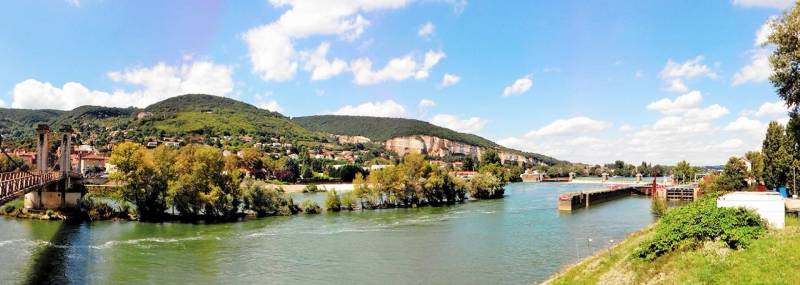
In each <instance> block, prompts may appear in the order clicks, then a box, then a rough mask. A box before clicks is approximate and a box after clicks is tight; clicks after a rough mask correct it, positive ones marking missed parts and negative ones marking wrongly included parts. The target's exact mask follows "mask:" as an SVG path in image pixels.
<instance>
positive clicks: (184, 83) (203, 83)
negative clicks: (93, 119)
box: [11, 61, 233, 110]
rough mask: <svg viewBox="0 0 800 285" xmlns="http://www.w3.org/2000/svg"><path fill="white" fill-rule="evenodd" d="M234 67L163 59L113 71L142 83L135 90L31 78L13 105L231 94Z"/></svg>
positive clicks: (115, 103) (67, 105)
mask: <svg viewBox="0 0 800 285" xmlns="http://www.w3.org/2000/svg"><path fill="white" fill-rule="evenodd" d="M232 74H233V69H232V68H231V67H229V66H226V65H219V64H214V63H213V62H210V61H196V62H193V63H191V64H183V65H181V66H170V65H166V64H164V63H159V64H157V65H155V66H153V67H150V68H138V69H128V70H125V71H112V72H109V73H108V74H107V75H108V77H109V78H110V79H111V80H112V81H114V82H118V83H124V84H129V85H133V86H138V87H140V89H138V90H134V91H124V90H116V91H113V92H106V91H98V90H90V89H89V88H87V87H85V86H83V85H82V84H80V83H77V82H67V83H65V84H64V85H63V86H62V87H60V88H59V87H56V86H53V84H51V83H49V82H41V81H38V80H35V79H28V80H25V81H22V82H20V83H17V84H16V85H15V86H14V90H13V91H12V97H13V102H12V104H11V106H12V107H13V108H34V109H60V110H69V109H73V108H75V107H78V106H82V105H99V106H111V107H130V106H135V107H146V106H147V105H150V104H152V103H155V102H158V101H161V100H164V99H167V98H169V97H173V96H177V95H183V94H191V93H204V94H211V95H218V96H225V95H228V94H229V93H230V92H231V91H232V90H233V79H232Z"/></svg>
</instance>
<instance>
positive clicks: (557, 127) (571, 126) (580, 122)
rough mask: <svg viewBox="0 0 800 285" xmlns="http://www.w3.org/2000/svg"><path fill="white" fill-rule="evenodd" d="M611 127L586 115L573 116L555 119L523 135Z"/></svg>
mask: <svg viewBox="0 0 800 285" xmlns="http://www.w3.org/2000/svg"><path fill="white" fill-rule="evenodd" d="M609 127H611V123H609V122H604V121H598V120H593V119H590V118H588V117H574V118H569V119H559V120H555V121H553V122H552V123H550V124H549V125H547V126H544V127H542V128H540V129H538V130H533V131H530V132H528V133H527V134H525V137H538V136H556V135H564V134H577V133H588V132H596V131H602V130H605V129H607V128H609Z"/></svg>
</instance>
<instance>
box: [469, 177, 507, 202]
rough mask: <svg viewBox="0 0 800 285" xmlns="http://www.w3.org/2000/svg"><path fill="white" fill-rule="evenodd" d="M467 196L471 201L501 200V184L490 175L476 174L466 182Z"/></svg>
mask: <svg viewBox="0 0 800 285" xmlns="http://www.w3.org/2000/svg"><path fill="white" fill-rule="evenodd" d="M466 188H467V192H468V194H469V196H470V197H471V198H473V199H495V198H502V197H503V194H504V192H505V190H504V189H503V183H502V182H501V181H500V179H498V178H497V177H495V176H494V175H492V174H490V173H476V174H475V175H473V176H472V178H470V179H469V181H467V182H466Z"/></svg>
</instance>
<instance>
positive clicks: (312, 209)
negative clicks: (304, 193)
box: [300, 199, 321, 214]
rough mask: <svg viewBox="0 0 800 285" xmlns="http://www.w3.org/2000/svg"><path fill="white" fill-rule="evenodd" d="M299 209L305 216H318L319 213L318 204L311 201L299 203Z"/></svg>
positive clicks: (306, 200)
mask: <svg viewBox="0 0 800 285" xmlns="http://www.w3.org/2000/svg"><path fill="white" fill-rule="evenodd" d="M300 209H301V210H303V213H306V214H319V213H320V212H321V209H320V207H319V204H317V202H315V201H314V200H311V199H305V200H303V202H300Z"/></svg>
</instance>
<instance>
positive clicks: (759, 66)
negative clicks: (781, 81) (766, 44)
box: [733, 48, 772, 86]
mask: <svg viewBox="0 0 800 285" xmlns="http://www.w3.org/2000/svg"><path fill="white" fill-rule="evenodd" d="M750 53H751V56H750V63H748V64H747V65H745V66H743V67H742V69H740V70H739V71H737V72H736V74H734V75H733V85H734V86H736V85H740V84H743V83H747V82H764V81H767V79H769V76H770V74H772V65H771V64H770V63H769V54H770V51H769V50H767V49H764V48H760V49H756V50H752V51H750Z"/></svg>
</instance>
